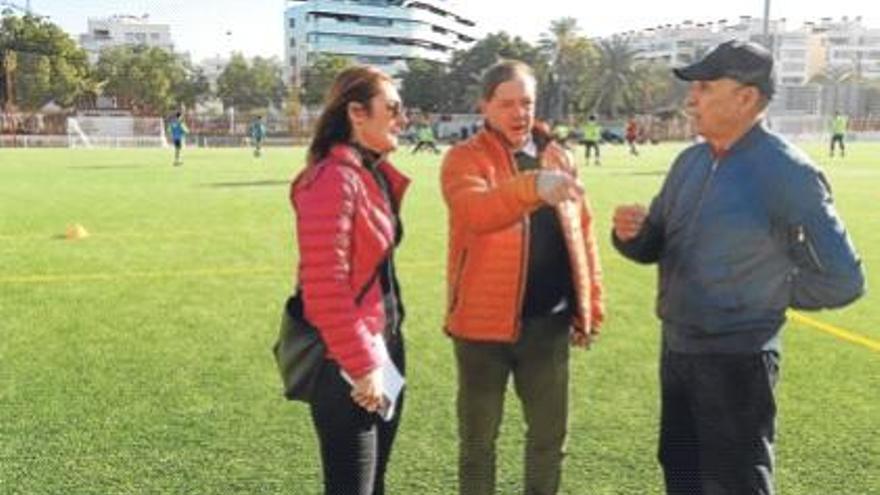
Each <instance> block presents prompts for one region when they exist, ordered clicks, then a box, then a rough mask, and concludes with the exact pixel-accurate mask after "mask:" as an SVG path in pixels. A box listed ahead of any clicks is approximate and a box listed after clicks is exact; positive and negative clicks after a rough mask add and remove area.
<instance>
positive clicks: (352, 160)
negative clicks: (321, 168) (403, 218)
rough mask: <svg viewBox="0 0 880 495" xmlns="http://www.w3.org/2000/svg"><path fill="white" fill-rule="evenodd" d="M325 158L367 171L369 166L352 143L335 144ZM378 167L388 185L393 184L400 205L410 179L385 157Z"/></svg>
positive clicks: (393, 190)
mask: <svg viewBox="0 0 880 495" xmlns="http://www.w3.org/2000/svg"><path fill="white" fill-rule="evenodd" d="M325 160H330V161H334V162H336V163H339V164H341V165H345V166H348V167H352V168H356V169H358V170H359V171H364V172H367V167H366V166H365V165H364V163H363V155H362V154H361V152H360V151H358V150H357V148H355V147H354V146H352V145H350V144H343V143H340V144H336V145H334V146H333V147H332V148H330V152H328V153H327V156H326V157H325V158H324V160H321V161H325ZM376 168H377V169H378V170H379V171H380V172H382V173H383V174H384V175H385V178H386V179H387V180H388V185H389V186H391V195H392V197H393V198H394V201H395V203H397V204H398V205H399V204H400V202H401V201H402V200H403V195H404V193H406V190H407V188H408V187H409V184H410V179H409V178H408V177H407V176H405V175H404V174H403V173H401V172H400V171H399V170H397V168H395V167H394V166H393V165H391V163H390V162H389V161H388V160H386V159H385V157H380V158H379V161H378V163H377V164H376Z"/></svg>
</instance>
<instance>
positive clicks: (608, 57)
mask: <svg viewBox="0 0 880 495" xmlns="http://www.w3.org/2000/svg"><path fill="white" fill-rule="evenodd" d="M598 48H599V64H598V67H597V70H596V78H595V80H594V83H595V88H596V89H595V92H596V93H594V94H596V97H595V100H593V102H592V105H591V113H595V112H596V111H597V110H602V111H603V112H604V113H607V114H608V115H610V116H611V117H612V118H614V117H616V116H617V110H618V109H619V108H621V107H622V106H625V105H626V104H627V103H629V102H630V101H631V100H632V98H631V96H632V91H634V90H635V87H636V84H637V81H638V79H639V74H638V71H637V68H636V65H637V64H636V62H637V61H636V56H637V55H638V53H639V50H637V49H635V48H633V47H632V45H631V44H630V42H629V39H627V38H624V37H620V36H615V37H613V38H611V39H605V40H600V41H599V45H598Z"/></svg>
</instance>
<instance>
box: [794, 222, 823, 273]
mask: <svg viewBox="0 0 880 495" xmlns="http://www.w3.org/2000/svg"><path fill="white" fill-rule="evenodd" d="M788 237H789V238H788V248H789V253H790V254H791V258H792V260H793V261H794V263H795V265H796V266H798V267H799V268H806V269H810V270H813V271H816V272H824V271H825V267H824V265H823V264H822V260H820V259H819V255H818V253H816V248H815V247H814V246H813V242H812V240H811V239H810V235H809V232H807V230H806V228H804V226H803V225H795V226H793V227H792V228H791V230H790V232H789V236H788Z"/></svg>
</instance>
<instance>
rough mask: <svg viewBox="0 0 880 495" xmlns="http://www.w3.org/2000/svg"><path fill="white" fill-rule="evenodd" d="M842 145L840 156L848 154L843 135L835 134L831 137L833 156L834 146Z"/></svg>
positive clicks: (832, 154) (832, 153)
mask: <svg viewBox="0 0 880 495" xmlns="http://www.w3.org/2000/svg"><path fill="white" fill-rule="evenodd" d="M835 144H839V145H840V156H843V155H844V153H846V147H845V146H844V145H843V134H835V135H833V136H831V156H834V145H835Z"/></svg>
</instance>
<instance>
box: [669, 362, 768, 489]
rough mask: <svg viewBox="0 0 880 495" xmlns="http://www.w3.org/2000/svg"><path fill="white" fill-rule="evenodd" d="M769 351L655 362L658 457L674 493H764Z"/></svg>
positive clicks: (765, 483) (766, 457)
mask: <svg viewBox="0 0 880 495" xmlns="http://www.w3.org/2000/svg"><path fill="white" fill-rule="evenodd" d="M778 377H779V358H778V355H777V354H776V353H773V352H764V353H759V354H679V353H674V352H670V351H664V353H663V356H662V358H661V363H660V382H661V396H662V398H661V400H662V410H661V419H660V449H659V460H660V464H661V465H662V466H663V471H664V475H665V479H666V492H667V493H668V494H675V495H679V494H680V495H751V494H760V495H771V494H773V493H774V491H773V442H774V434H775V422H776V401H775V397H774V388H775V386H776V381H777V379H778Z"/></svg>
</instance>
